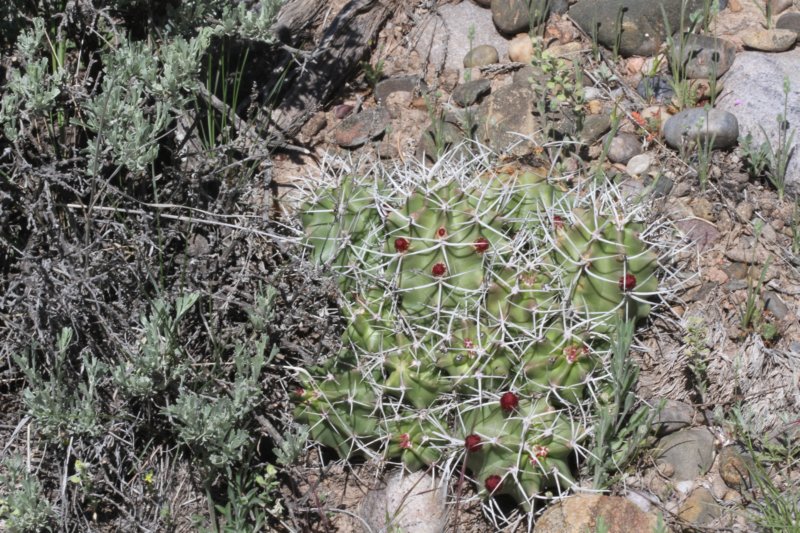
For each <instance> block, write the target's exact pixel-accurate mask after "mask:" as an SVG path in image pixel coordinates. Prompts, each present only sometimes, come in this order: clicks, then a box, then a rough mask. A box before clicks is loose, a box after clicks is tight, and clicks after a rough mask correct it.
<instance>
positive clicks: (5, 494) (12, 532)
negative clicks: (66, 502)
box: [0, 455, 55, 533]
mask: <svg viewBox="0 0 800 533" xmlns="http://www.w3.org/2000/svg"><path fill="white" fill-rule="evenodd" d="M43 492H44V491H43V490H42V485H41V483H40V482H39V480H38V479H37V478H36V476H35V475H34V474H32V473H31V472H29V471H28V469H27V468H26V466H25V461H24V459H23V458H22V457H21V456H19V455H11V456H9V457H7V458H6V459H5V460H3V462H2V469H0V524H2V525H3V527H4V530H5V531H8V532H9V533H33V532H40V531H55V528H54V527H53V526H54V518H55V513H54V512H53V509H52V507H51V504H50V503H49V502H48V501H47V498H45V496H44V494H43Z"/></svg>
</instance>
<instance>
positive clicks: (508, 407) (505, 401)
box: [500, 392, 519, 413]
mask: <svg viewBox="0 0 800 533" xmlns="http://www.w3.org/2000/svg"><path fill="white" fill-rule="evenodd" d="M518 405H519V397H518V396H517V395H516V394H514V393H513V392H505V393H503V395H502V396H500V408H501V409H502V410H503V411H505V412H507V413H508V412H511V411H513V410H514V409H516V408H517V406H518Z"/></svg>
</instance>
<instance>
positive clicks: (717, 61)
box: [681, 33, 736, 79]
mask: <svg viewBox="0 0 800 533" xmlns="http://www.w3.org/2000/svg"><path fill="white" fill-rule="evenodd" d="M684 41H685V42H684V45H683V47H682V48H681V51H682V54H681V61H682V62H683V64H684V65H685V68H686V69H685V75H686V76H687V77H688V78H693V79H697V78H708V79H710V78H713V77H714V76H715V75H716V77H717V78H719V77H720V76H722V75H723V74H725V72H727V71H728V69H729V68H731V65H732V64H733V60H734V58H735V57H736V45H734V44H733V43H732V42H730V41H726V40H725V39H719V38H717V37H711V36H708V35H699V34H696V33H690V34H686V35H685V36H684Z"/></svg>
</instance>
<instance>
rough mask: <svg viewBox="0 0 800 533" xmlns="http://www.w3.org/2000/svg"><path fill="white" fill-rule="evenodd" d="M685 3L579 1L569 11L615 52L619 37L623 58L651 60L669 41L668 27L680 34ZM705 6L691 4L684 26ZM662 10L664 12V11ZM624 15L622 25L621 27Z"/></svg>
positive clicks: (663, 0)
mask: <svg viewBox="0 0 800 533" xmlns="http://www.w3.org/2000/svg"><path fill="white" fill-rule="evenodd" d="M682 1H683V0H652V1H649V0H648V1H642V0H578V2H577V3H576V4H575V5H573V6H572V7H571V8H570V9H569V16H570V17H571V18H572V20H574V21H575V22H576V23H577V24H578V25H579V26H580V27H581V28H582V29H583V31H585V32H586V33H587V34H589V35H592V34H593V32H594V31H595V28H597V40H598V41H599V43H600V44H602V45H603V46H605V47H606V48H613V47H614V43H615V42H616V40H617V34H618V32H619V30H620V29H621V30H622V34H621V35H620V43H619V53H620V54H622V55H623V56H625V57H627V56H633V55H638V56H652V55H655V54H656V53H658V48H659V46H661V44H663V43H664V42H665V41H666V37H667V26H666V25H665V24H664V22H665V20H664V15H665V14H666V22H667V23H668V24H669V30H670V31H671V32H672V33H676V32H677V31H678V29H679V28H678V27H679V26H680V22H681V3H682ZM702 6H703V0H688V2H687V5H686V10H685V12H684V24H688V23H689V14H690V13H692V12H693V11H695V10H696V9H699V8H701V7H702ZM662 7H663V11H662ZM620 13H622V24H621V25H620V24H619V23H618V20H619V15H620Z"/></svg>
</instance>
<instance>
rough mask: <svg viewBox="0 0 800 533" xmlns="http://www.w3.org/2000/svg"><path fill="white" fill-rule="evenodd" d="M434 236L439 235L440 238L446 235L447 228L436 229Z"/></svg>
mask: <svg viewBox="0 0 800 533" xmlns="http://www.w3.org/2000/svg"><path fill="white" fill-rule="evenodd" d="M436 236H437V237H439V238H440V239H443V238H444V237H447V230H446V229H445V228H444V227H441V228H439V229H437V230H436Z"/></svg>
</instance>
